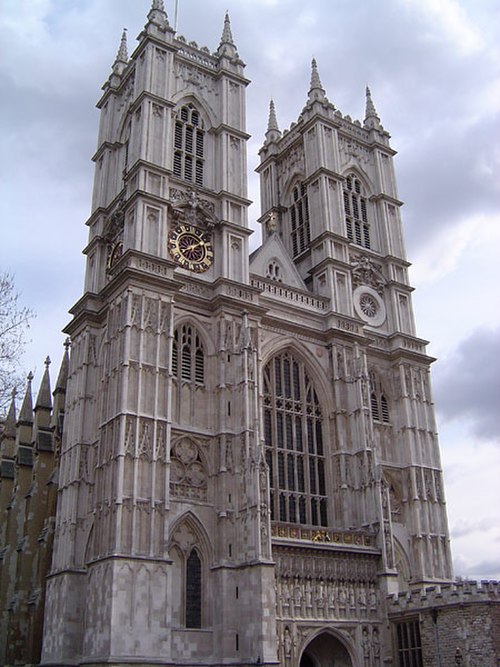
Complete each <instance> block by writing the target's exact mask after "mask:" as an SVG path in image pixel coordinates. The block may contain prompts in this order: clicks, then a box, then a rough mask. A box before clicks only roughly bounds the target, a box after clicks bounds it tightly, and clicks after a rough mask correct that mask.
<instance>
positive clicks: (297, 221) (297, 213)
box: [289, 183, 311, 257]
mask: <svg viewBox="0 0 500 667" xmlns="http://www.w3.org/2000/svg"><path fill="white" fill-rule="evenodd" d="M289 212H290V228H291V239H292V255H293V257H297V255H300V253H301V252H303V251H304V250H305V249H306V248H307V247H308V246H309V243H310V242H311V228H310V224H309V201H308V197H307V186H306V185H305V183H299V184H298V185H296V186H295V187H294V188H293V190H292V204H291V206H290V208H289Z"/></svg>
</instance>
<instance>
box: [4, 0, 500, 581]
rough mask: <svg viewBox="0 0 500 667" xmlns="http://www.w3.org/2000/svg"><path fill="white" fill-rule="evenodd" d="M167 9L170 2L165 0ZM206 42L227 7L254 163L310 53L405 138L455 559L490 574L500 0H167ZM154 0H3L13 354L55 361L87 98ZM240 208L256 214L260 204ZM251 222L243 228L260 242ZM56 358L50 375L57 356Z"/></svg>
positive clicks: (359, 105) (497, 460) (499, 454)
mask: <svg viewBox="0 0 500 667" xmlns="http://www.w3.org/2000/svg"><path fill="white" fill-rule="evenodd" d="M165 4H166V9H167V12H168V14H169V18H170V20H171V23H172V24H173V22H174V14H175V11H174V10H175V7H174V2H173V0H166V2H165ZM178 5H179V7H178V14H177V30H178V33H179V34H183V35H185V36H186V38H187V39H188V41H190V40H195V41H197V42H198V44H199V45H200V46H201V45H206V46H208V47H209V48H210V50H212V51H213V50H215V49H216V48H217V46H218V43H219V39H220V35H221V32H222V24H223V17H224V12H225V10H226V9H228V10H229V13H230V16H231V22H232V30H233V36H234V39H235V42H236V44H237V46H238V50H239V52H240V55H241V57H242V58H243V60H244V61H245V62H246V63H247V69H246V74H247V76H248V77H249V78H250V79H252V81H253V83H252V85H251V86H250V87H249V89H248V128H247V129H248V131H249V132H250V133H251V134H252V139H251V140H250V142H249V146H248V155H249V169H250V172H251V176H250V181H249V186H250V197H251V198H252V199H253V200H254V201H256V202H258V201H259V195H258V182H257V178H256V177H255V176H254V175H252V170H253V168H254V167H255V166H256V165H257V163H258V158H257V151H258V149H259V147H260V145H261V143H262V139H263V136H264V132H265V129H266V123H267V113H268V112H267V109H268V103H269V99H270V98H271V97H272V98H273V99H274V100H275V103H276V109H277V115H278V122H279V124H280V127H281V129H283V128H285V127H288V126H289V125H290V123H291V122H292V121H293V120H295V119H296V117H297V115H298V113H299V112H300V110H301V108H302V107H303V105H304V103H305V100H306V97H307V90H308V87H309V77H310V61H311V58H312V57H313V56H314V57H315V58H316V59H317V61H318V67H319V72H320V76H321V79H322V83H323V86H324V87H325V89H326V91H327V94H328V97H329V99H330V101H332V102H333V103H334V104H335V105H336V107H337V108H339V109H340V110H341V111H342V112H343V113H344V114H346V113H349V114H350V115H351V116H352V117H353V118H360V119H361V120H362V118H363V114H364V89H365V86H366V85H367V84H368V85H369V86H370V88H371V91H372V96H373V99H374V102H375V105H376V107H377V110H378V112H379V115H380V117H381V120H382V123H383V125H384V126H385V127H386V129H388V130H389V132H390V133H391V135H392V146H393V147H394V148H395V149H396V150H397V151H398V153H399V154H398V156H397V157H396V169H397V175H398V183H399V196H400V198H401V199H402V200H403V201H405V202H406V204H405V207H404V209H403V217H404V222H405V229H406V238H407V248H408V256H409V258H410V260H411V261H412V262H413V267H412V273H411V276H412V282H413V284H414V286H415V287H416V292H415V295H414V305H415V310H416V314H417V323H418V333H419V335H420V336H421V337H422V338H426V339H428V340H430V341H431V344H430V346H429V348H428V350H429V352H430V354H432V355H433V356H436V357H438V361H437V362H436V363H435V365H434V375H433V378H434V381H433V384H434V397H435V401H436V404H437V415H438V423H439V432H440V439H441V447H442V457H443V465H444V469H445V481H446V490H447V500H448V511H449V520H450V527H451V533H452V549H453V554H454V563H455V573H456V574H457V575H459V576H463V577H468V578H500V509H499V508H500V491H499V489H500V298H499V289H498V287H497V283H498V271H499V267H500V191H499V188H500V170H499V163H500V146H499V137H500V122H499V118H500V74H499V70H500V56H499V47H498V34H499V29H500V3H498V0H358V1H357V2H352V0H349V1H348V0H309V2H303V0H302V1H299V0H204V1H203V2H202V1H201V0H178ZM149 7H150V0H2V2H1V6H0V90H1V93H2V105H1V109H0V123H1V127H2V132H1V136H0V146H1V155H2V160H1V163H0V189H1V193H0V194H1V198H0V225H1V228H0V229H1V237H0V238H1V243H0V270H2V271H3V270H7V271H11V272H12V273H14V276H15V281H16V284H17V287H18V289H19V290H20V291H21V292H22V300H23V302H24V303H25V304H26V305H28V306H31V307H32V308H34V309H35V310H36V312H37V318H36V320H35V321H34V322H33V325H32V328H31V334H30V335H31V337H32V343H31V344H30V345H29V347H28V349H27V352H26V355H25V358H24V360H23V365H24V367H25V369H26V370H29V369H31V370H33V371H34V372H35V384H36V386H38V382H39V380H40V377H41V374H42V372H43V360H44V358H45V356H46V355H47V354H49V355H50V357H51V358H52V359H53V361H54V366H58V365H59V362H60V359H61V356H62V351H63V348H62V343H63V341H64V336H63V335H62V334H59V333H58V332H59V331H60V330H61V329H62V327H63V326H64V325H65V323H66V322H67V321H68V315H67V310H68V308H69V307H70V306H71V305H72V304H73V303H74V302H75V301H76V300H77V299H78V297H79V296H80V293H81V289H82V280H83V268H84V262H83V257H82V255H81V250H82V248H83V247H84V246H85V243H86V227H85V225H84V222H85V220H86V219H87V217H88V215H89V205H90V194H91V185H92V174H93V168H92V163H91V161H90V156H91V155H92V154H93V152H94V150H95V148H96V131H97V124H98V112H97V111H96V109H95V108H94V104H95V102H96V101H97V99H98V98H99V96H100V88H101V85H102V83H103V82H104V81H105V80H106V78H107V76H108V74H109V71H110V67H111V64H112V62H113V60H114V57H115V54H116V51H117V48H118V44H119V39H120V36H121V32H122V30H123V28H125V27H126V28H128V35H129V52H131V51H132V49H133V46H134V43H135V36H136V35H137V34H138V33H139V32H140V29H141V28H142V26H143V25H144V23H145V17H146V15H147V12H148V10H149ZM258 215H259V212H258V210H257V206H256V205H254V206H253V207H252V209H251V215H250V218H251V223H252V225H254V221H255V220H256V218H257V217H258ZM257 244H258V233H256V234H255V235H254V246H255V245H257ZM54 366H53V375H55V374H56V372H57V369H56V368H54Z"/></svg>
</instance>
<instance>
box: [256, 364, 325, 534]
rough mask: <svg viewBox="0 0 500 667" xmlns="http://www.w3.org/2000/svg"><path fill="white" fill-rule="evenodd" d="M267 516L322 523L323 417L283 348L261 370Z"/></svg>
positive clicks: (310, 387) (301, 373) (306, 381)
mask: <svg viewBox="0 0 500 667" xmlns="http://www.w3.org/2000/svg"><path fill="white" fill-rule="evenodd" d="M264 438H265V445H266V460H267V464H268V466H269V472H270V486H271V519H272V520H274V521H281V522H286V523H298V524H303V525H309V526H327V525H328V515H327V490H326V477H325V453H324V443H323V416H322V412H321V406H320V404H319V401H318V396H317V394H316V390H315V389H314V386H313V384H312V382H311V380H310V378H309V376H308V374H307V371H306V368H305V365H304V364H303V363H302V362H301V361H299V360H297V359H295V358H294V357H293V355H292V354H290V353H289V352H283V353H281V354H277V355H276V356H275V357H274V358H273V359H272V360H271V361H270V362H269V363H268V364H267V365H266V367H265V369H264Z"/></svg>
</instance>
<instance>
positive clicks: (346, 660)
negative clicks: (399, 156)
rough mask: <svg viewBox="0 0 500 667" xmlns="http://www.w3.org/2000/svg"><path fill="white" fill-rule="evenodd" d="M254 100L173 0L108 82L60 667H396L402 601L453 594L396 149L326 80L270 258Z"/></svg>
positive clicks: (240, 74) (282, 193) (76, 313)
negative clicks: (190, 29) (391, 605)
mask: <svg viewBox="0 0 500 667" xmlns="http://www.w3.org/2000/svg"><path fill="white" fill-rule="evenodd" d="M247 84H248V80H247V79H246V78H245V76H244V64H243V62H242V61H241V59H240V57H239V55H238V53H237V50H236V46H235V43H234V40H233V37H232V34H231V26H230V22H229V18H228V17H227V16H226V18H225V20H224V26H223V31H222V38H221V40H220V45H219V47H218V49H217V50H216V51H215V53H211V52H210V51H209V50H208V49H206V48H200V47H199V46H198V45H197V44H195V43H194V42H187V41H186V40H185V39H184V38H182V37H180V36H178V35H176V34H175V32H174V30H173V29H172V28H171V26H170V24H169V21H168V17H167V14H166V11H165V7H164V5H163V2H162V1H161V0H154V1H153V3H152V7H151V10H150V12H149V14H148V19H147V23H146V25H145V27H144V30H143V31H142V32H141V33H140V35H139V39H138V45H137V47H136V48H135V50H134V51H133V53H132V54H131V55H130V57H129V55H128V51H127V40H126V35H124V36H123V38H122V41H121V44H120V47H119V51H118V54H117V57H116V60H115V62H114V64H113V68H112V73H111V75H110V77H109V79H108V81H107V82H106V84H105V85H104V93H103V96H102V98H101V99H100V101H99V103H98V107H99V109H100V113H101V121H100V128H99V138H98V147H97V152H96V154H95V156H94V160H95V163H96V171H95V181H94V195H93V204H92V213H91V216H90V218H89V220H88V223H87V224H88V226H89V243H88V246H87V248H86V249H85V253H86V255H87V269H86V279H85V290H84V294H83V296H82V298H81V299H80V300H79V301H78V302H77V304H76V305H75V306H74V307H73V309H72V314H73V320H72V322H71V323H70V325H69V326H68V328H67V332H68V333H69V335H70V336H71V338H72V354H71V362H70V369H69V374H68V384H67V394H66V407H65V428H64V431H65V435H64V441H63V445H62V449H61V460H60V470H59V497H58V513H57V520H56V534H55V545H54V552H53V560H52V572H51V575H50V577H49V579H48V584H47V604H46V613H45V630H44V635H45V637H44V648H43V657H42V661H43V662H44V664H59V665H60V664H75V663H76V664H83V663H91V664H95V665H98V664H110V663H111V664H133V663H135V664H137V663H138V664H141V665H150V664H177V663H179V662H182V663H183V664H207V665H208V664H222V663H224V662H230V663H231V664H249V663H253V664H276V663H277V662H279V664H282V665H297V664H300V661H301V659H302V660H303V661H304V662H303V663H302V664H303V665H306V664H309V663H308V662H307V661H308V660H309V661H310V662H311V661H312V662H314V661H316V662H319V664H323V661H324V660H326V657H327V656H331V655H333V656H334V657H335V658H336V660H337V662H338V663H339V664H341V665H344V666H345V667H349V666H350V665H358V664H364V666H365V667H373V666H375V667H378V665H380V664H381V661H382V660H384V659H389V658H390V657H391V656H392V641H391V637H390V635H389V634H388V633H387V630H386V619H387V611H386V608H385V602H384V600H385V594H386V593H390V592H396V591H397V590H398V589H407V588H409V587H411V586H419V585H422V584H424V583H439V582H443V581H447V580H449V578H450V576H451V569H450V555H449V547H448V529H447V524H446V512H445V505H444V497H443V490H442V479H441V467H440V462H439V450H438V445H437V440H436V433H435V424H434V414H433V406H432V399H431V395H430V388H429V380H428V378H429V365H430V363H431V361H432V360H431V359H430V358H429V357H428V356H427V355H426V353H425V341H422V340H421V339H419V338H417V337H416V332H415V325H414V321H413V315H412V310H411V286H410V284H409V281H408V274H407V269H408V263H407V260H406V257H405V250H404V241H403V234H402V228H401V218H400V206H401V202H400V201H399V200H398V197H397V189H396V182H395V176H394V169H393V156H394V151H393V150H392V149H391V147H390V144H389V135H388V133H387V132H386V131H385V130H384V128H383V127H382V125H381V123H380V119H379V117H378V115H377V112H376V110H375V107H374V105H373V102H372V99H371V95H370V93H369V91H367V98H366V118H365V121H364V123H363V124H362V123H360V122H358V121H352V119H351V118H350V117H348V116H344V115H342V113H341V112H340V111H338V110H337V109H336V108H335V106H334V105H333V104H332V103H331V102H330V101H329V100H328V98H327V96H326V92H325V90H324V89H323V86H322V84H321V81H320V77H319V73H318V68H317V65H316V63H315V62H314V61H313V65H312V72H311V82H310V87H309V92H308V94H307V97H306V104H305V106H304V108H303V110H302V112H301V113H300V115H299V117H298V120H297V122H296V123H295V124H294V125H293V126H292V127H291V128H290V130H288V131H286V132H283V133H282V132H281V131H280V130H279V127H278V123H277V119H276V112H275V109H274V105H272V106H271V109H270V116H269V126H268V131H267V133H266V138H265V142H264V145H263V147H262V149H261V153H260V154H261V164H260V166H259V168H258V171H259V172H260V174H261V199H262V202H261V203H262V216H261V218H260V220H261V223H262V227H263V243H262V246H261V247H260V248H259V249H258V250H257V251H256V252H255V253H253V254H252V256H251V257H250V258H249V257H248V244H247V239H248V236H249V234H250V229H249V228H248V222H247V207H248V204H249V202H248V201H247V199H246V196H247V193H246V177H247V165H246V148H245V144H246V140H247V138H248V135H247V134H246V129H245V88H246V86H247Z"/></svg>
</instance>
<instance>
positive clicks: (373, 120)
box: [364, 86, 380, 128]
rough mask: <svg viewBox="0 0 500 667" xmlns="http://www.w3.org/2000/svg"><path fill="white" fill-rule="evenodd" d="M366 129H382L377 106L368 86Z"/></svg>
mask: <svg viewBox="0 0 500 667" xmlns="http://www.w3.org/2000/svg"><path fill="white" fill-rule="evenodd" d="M364 124H365V127H377V128H379V127H380V118H379V116H378V113H377V110H376V109H375V105H374V104H373V100H372V94H371V92H370V89H369V88H368V86H366V110H365V122H364Z"/></svg>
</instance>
